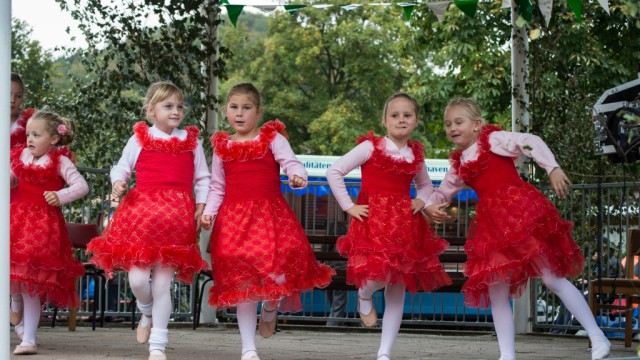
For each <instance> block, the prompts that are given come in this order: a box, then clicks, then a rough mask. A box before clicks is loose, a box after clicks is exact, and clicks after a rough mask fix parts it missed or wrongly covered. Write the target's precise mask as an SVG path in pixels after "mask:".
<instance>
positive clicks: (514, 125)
mask: <svg viewBox="0 0 640 360" xmlns="http://www.w3.org/2000/svg"><path fill="white" fill-rule="evenodd" d="M515 3H516V2H515V1H513V2H512V5H511V88H512V89H511V130H512V131H515V132H529V95H528V94H527V89H526V85H527V80H528V61H527V57H528V53H529V42H528V41H529V37H528V36H527V31H526V29H525V28H524V27H518V26H517V25H516V20H517V19H518V13H517V11H516V8H515V6H516V5H515ZM521 159H522V158H521ZM516 165H517V166H518V172H519V173H520V174H526V175H527V176H528V173H527V171H526V170H527V168H526V166H525V163H524V161H518V163H517V164H516ZM530 288H531V287H530V286H527V287H526V291H525V292H524V293H523V294H522V296H521V297H520V298H518V299H516V300H514V302H513V316H514V320H515V331H516V333H517V334H525V333H528V332H530V330H531V323H530V322H529V317H530V314H531V289H530Z"/></svg>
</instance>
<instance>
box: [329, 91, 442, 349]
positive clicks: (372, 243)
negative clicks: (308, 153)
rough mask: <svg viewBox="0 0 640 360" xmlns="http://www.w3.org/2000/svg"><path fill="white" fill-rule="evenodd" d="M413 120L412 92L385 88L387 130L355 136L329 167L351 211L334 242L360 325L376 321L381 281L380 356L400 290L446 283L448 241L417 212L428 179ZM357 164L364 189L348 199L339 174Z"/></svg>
mask: <svg viewBox="0 0 640 360" xmlns="http://www.w3.org/2000/svg"><path fill="white" fill-rule="evenodd" d="M419 120H420V119H419V117H418V104H417V103H416V101H415V100H414V99H413V98H411V97H410V96H409V95H407V94H404V93H399V94H396V95H393V96H391V97H390V98H389V99H388V100H387V102H386V104H385V106H384V112H383V116H382V125H383V126H384V127H385V128H386V129H387V135H386V136H380V137H376V136H374V135H373V132H370V133H369V134H368V135H367V136H362V137H360V139H358V142H359V145H358V146H356V147H355V148H354V149H353V150H351V151H349V152H348V153H347V154H346V155H344V156H343V157H341V158H340V159H338V161H336V162H335V163H334V164H333V165H332V166H331V168H330V169H329V170H327V180H328V181H329V185H330V186H331V190H332V192H333V194H334V196H335V197H336V200H337V201H338V204H340V207H341V208H342V209H343V210H344V211H346V212H347V213H348V214H349V215H351V223H350V225H349V231H348V232H347V235H345V236H343V237H341V238H340V239H338V243H337V247H338V250H339V251H340V253H341V254H343V255H344V256H346V257H347V258H348V262H347V282H349V283H351V284H355V285H356V287H357V288H358V298H359V302H358V304H359V312H360V319H361V320H362V323H363V325H364V326H367V327H372V326H375V325H376V324H377V313H376V310H375V308H374V306H373V302H372V296H373V293H374V292H375V291H377V290H380V289H382V288H384V289H385V290H384V297H385V311H384V319H383V321H382V335H381V340H380V348H379V349H378V357H377V358H378V359H380V360H389V359H390V358H391V349H392V348H393V344H394V343H395V340H396V337H397V335H398V331H399V329H400V324H401V322H402V314H403V311H404V297H405V292H406V290H409V291H411V292H412V293H415V292H417V291H432V290H435V289H437V288H439V287H442V286H444V285H449V284H451V279H450V278H449V276H448V275H447V274H446V272H445V271H444V269H443V267H442V264H441V263H440V261H439V260H438V255H440V254H441V253H443V252H444V250H445V249H446V248H447V246H448V245H449V244H448V243H447V242H446V241H445V240H443V239H441V238H439V237H437V236H436V235H435V233H434V232H433V230H432V229H431V227H430V226H429V223H428V222H427V220H426V218H425V217H424V215H423V214H422V209H423V207H424V205H425V202H426V200H427V199H428V198H429V195H430V194H431V192H432V191H433V186H432V185H431V179H429V174H428V173H427V170H426V167H425V165H424V148H423V146H422V144H421V143H420V142H418V141H412V140H409V137H410V136H411V133H412V132H413V130H414V129H415V127H416V126H417V125H418V123H419ZM358 166H360V167H361V169H362V190H361V192H360V195H359V196H358V200H357V201H356V204H354V203H353V201H352V200H351V198H350V197H349V195H348V193H347V189H346V186H345V183H344V177H345V176H346V175H347V174H348V173H349V172H350V171H351V170H353V169H355V168H356V167H358ZM412 182H415V184H416V189H417V196H416V198H415V199H411V197H410V195H409V194H410V189H411V183H412Z"/></svg>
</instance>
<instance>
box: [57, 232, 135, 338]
mask: <svg viewBox="0 0 640 360" xmlns="http://www.w3.org/2000/svg"><path fill="white" fill-rule="evenodd" d="M67 232H68V233H69V239H70V240H71V245H72V246H73V248H74V249H83V250H84V249H86V248H87V244H88V243H89V241H91V239H93V238H94V237H96V236H98V235H100V228H99V227H98V225H96V224H78V223H70V222H68V223H67ZM83 265H84V270H85V275H84V276H90V277H92V278H94V281H95V282H96V284H97V283H98V282H99V283H101V284H106V282H107V277H106V274H105V273H104V271H103V270H102V269H100V268H98V267H97V266H96V265H94V264H92V263H90V262H87V261H85V262H83ZM98 289H99V286H98V285H95V286H94V288H93V299H94V306H93V321H92V325H91V329H92V330H95V329H96V318H97V316H96V315H97V308H98V302H96V300H95V299H97V297H96V295H97V292H98ZM99 294H100V300H99V303H100V304H102V306H101V308H100V327H104V312H105V310H106V309H105V307H106V292H105V291H100V292H99ZM134 301H135V300H134ZM57 312H58V309H57V308H56V309H55V310H54V313H53V321H52V323H51V326H52V327H55V325H56V315H57ZM77 312H78V309H75V308H73V309H69V331H75V328H76V316H77ZM131 328H132V329H135V302H132V304H131Z"/></svg>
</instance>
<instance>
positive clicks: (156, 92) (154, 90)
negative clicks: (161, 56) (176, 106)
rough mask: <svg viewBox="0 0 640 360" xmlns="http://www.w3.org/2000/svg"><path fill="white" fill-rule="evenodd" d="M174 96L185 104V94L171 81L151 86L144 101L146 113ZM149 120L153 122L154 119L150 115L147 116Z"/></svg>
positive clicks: (159, 82)
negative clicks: (150, 108)
mask: <svg viewBox="0 0 640 360" xmlns="http://www.w3.org/2000/svg"><path fill="white" fill-rule="evenodd" d="M174 95H175V96H176V97H177V98H178V101H180V102H181V103H183V104H184V94H183V93H182V90H180V88H179V87H177V86H176V85H175V84H173V83H172V82H171V81H158V82H155V83H153V84H151V86H149V89H147V95H146V96H145V99H144V111H145V113H146V112H147V109H148V108H149V107H150V106H151V107H152V106H154V105H155V104H157V103H159V102H161V101H164V100H165V99H167V98H169V97H171V96H174ZM147 120H148V121H149V122H153V119H152V118H150V117H149V115H147Z"/></svg>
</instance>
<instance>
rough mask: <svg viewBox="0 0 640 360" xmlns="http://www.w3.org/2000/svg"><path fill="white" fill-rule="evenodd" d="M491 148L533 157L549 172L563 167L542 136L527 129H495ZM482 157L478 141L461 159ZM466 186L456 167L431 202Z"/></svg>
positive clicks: (506, 153)
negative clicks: (528, 132)
mask: <svg viewBox="0 0 640 360" xmlns="http://www.w3.org/2000/svg"><path fill="white" fill-rule="evenodd" d="M489 145H490V151H491V152H492V153H494V154H496V155H501V156H508V157H518V156H522V155H524V156H527V157H530V158H532V159H533V160H534V161H535V162H536V163H537V164H538V165H539V166H540V167H541V168H543V169H544V170H545V171H546V172H547V174H550V173H551V171H553V169H555V168H557V167H559V165H558V163H557V162H556V158H555V156H553V152H551V149H549V147H548V146H547V144H545V143H544V141H542V139H540V137H538V136H536V135H531V134H525V133H516V132H510V131H494V132H492V133H491V134H490V135H489ZM477 158H478V143H474V144H472V145H471V146H469V147H468V148H467V149H465V150H464V151H463V152H462V156H461V157H460V162H461V163H462V164H464V163H466V162H468V161H473V160H476V159H477ZM464 187H465V183H464V181H462V179H461V178H460V177H459V176H458V175H456V174H454V173H453V169H449V171H448V172H447V173H446V174H445V176H444V180H442V183H441V184H440V186H439V187H438V188H437V189H436V190H435V191H434V192H433V194H431V197H430V198H429V201H428V202H427V206H430V205H434V204H441V203H443V202H447V201H449V200H451V198H452V197H453V196H454V195H455V194H457V193H458V191H460V190H461V189H462V188H464Z"/></svg>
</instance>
